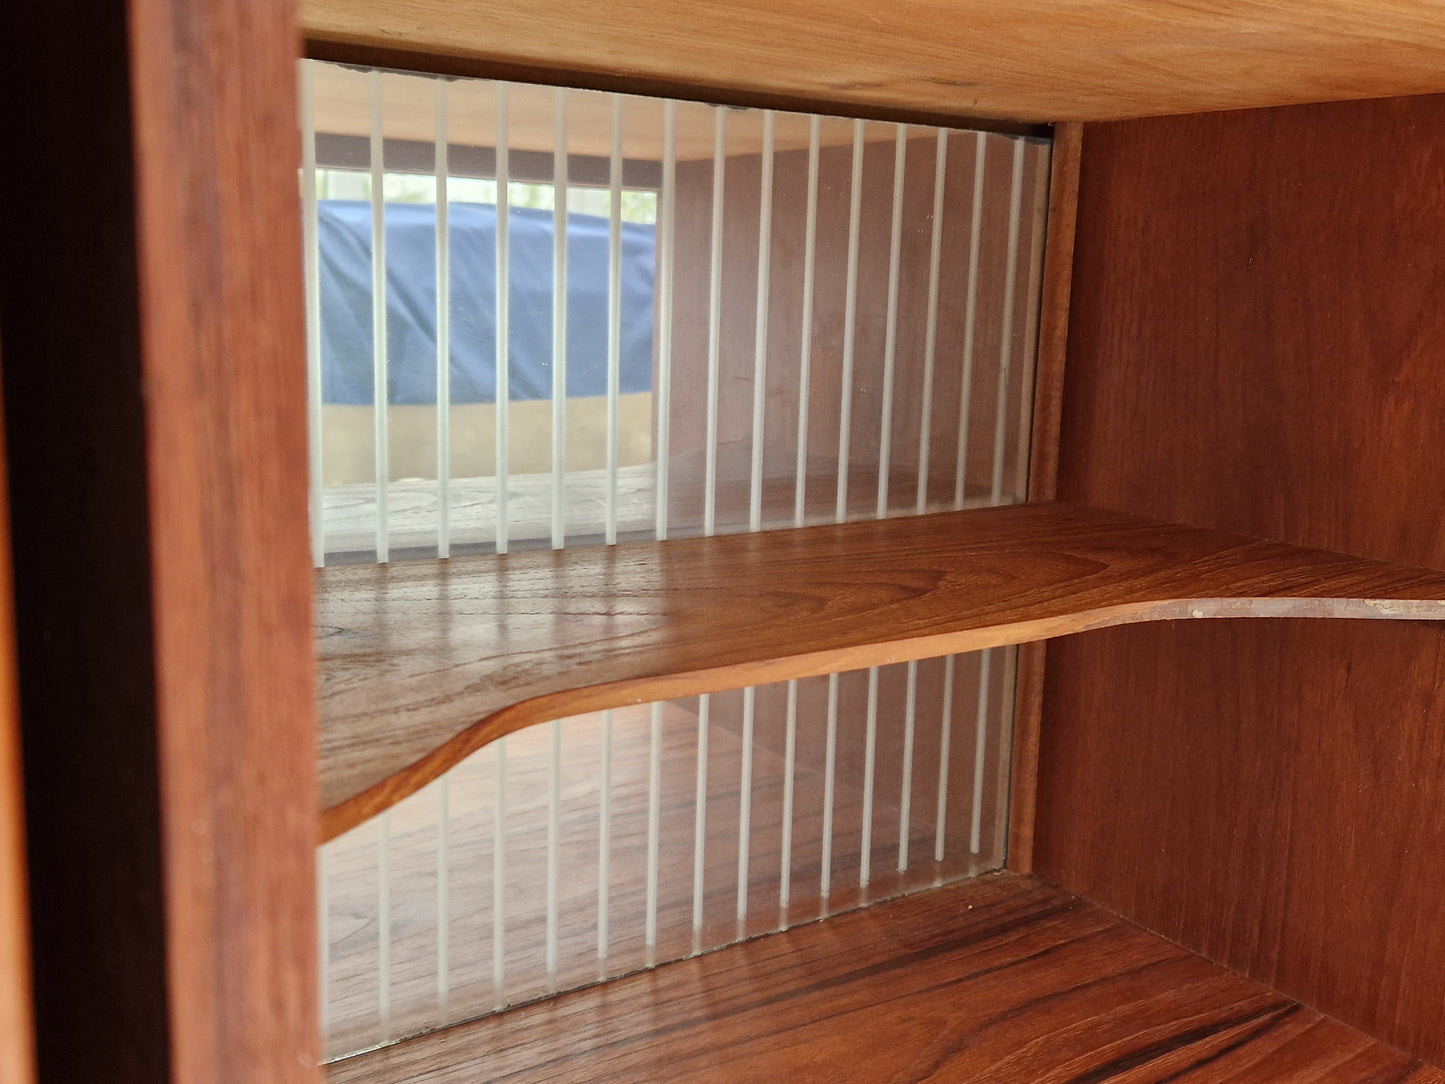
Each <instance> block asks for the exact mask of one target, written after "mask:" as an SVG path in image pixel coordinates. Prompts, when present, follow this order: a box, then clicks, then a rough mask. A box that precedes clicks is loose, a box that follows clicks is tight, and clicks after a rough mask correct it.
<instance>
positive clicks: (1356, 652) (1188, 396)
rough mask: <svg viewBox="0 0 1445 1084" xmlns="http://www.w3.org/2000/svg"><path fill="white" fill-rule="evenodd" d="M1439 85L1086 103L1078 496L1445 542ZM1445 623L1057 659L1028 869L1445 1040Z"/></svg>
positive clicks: (1403, 1031) (1444, 119)
mask: <svg viewBox="0 0 1445 1084" xmlns="http://www.w3.org/2000/svg"><path fill="white" fill-rule="evenodd" d="M1442 130H1445V98H1440V97H1431V98H1416V99H1396V100H1387V101H1374V102H1356V103H1347V104H1334V105H1321V106H1308V107H1297V108H1290V109H1275V110H1260V111H1252V112H1244V113H1232V114H1230V113H1223V114H1210V115H1197V116H1184V117H1174V118H1167V119H1158V120H1148V121H1131V122H1122V123H1118V124H1102V125H1091V126H1089V127H1088V131H1087V132H1086V137H1085V140H1084V148H1085V149H1084V157H1083V166H1082V178H1081V185H1080V199H1079V228H1078V241H1077V248H1076V254H1077V262H1076V265H1075V267H1076V273H1075V276H1074V287H1073V311H1072V313H1071V317H1070V339H1069V342H1070V354H1069V380H1068V382H1067V385H1066V387H1065V393H1064V415H1063V436H1062V454H1061V468H1060V479H1059V496H1060V497H1061V498H1062V499H1065V500H1071V501H1081V502H1087V503H1090V504H1096V505H1101V506H1104V507H1109V508H1116V509H1121V510H1126V511H1129V512H1134V513H1139V514H1144V515H1150V516H1158V517H1163V518H1167V519H1175V520H1183V521H1186V522H1191V523H1197V524H1200V525H1204V526H1210V527H1216V528H1222V529H1226V530H1233V531H1242V532H1248V533H1252V534H1259V535H1266V536H1271V537H1274V538H1278V539H1283V540H1286V541H1289V542H1293V543H1298V544H1302V545H1309V546H1319V547H1327V548H1331V549H1338V550H1344V551H1348V552H1353V553H1358V554H1363V555H1369V556H1374V557H1383V558H1391V559H1396V560H1400V561H1406V562H1412V563H1416V564H1425V565H1434V566H1436V567H1439V566H1442V565H1445V523H1442V519H1441V516H1440V494H1441V493H1442V492H1445V456H1442V455H1441V454H1440V450H1439V448H1440V440H1441V437H1442V436H1445V426H1442V419H1445V381H1442V380H1441V379H1440V373H1441V371H1442V370H1441V363H1442V360H1445V358H1442V351H1445V347H1442V343H1445V306H1442V305H1441V304H1440V298H1441V297H1442V296H1445V261H1442V260H1441V259H1440V238H1441V236H1442V233H1445V186H1442V185H1441V183H1440V178H1441V177H1442V176H1445V137H1442V136H1441V134H1440V133H1441V132H1442ZM1442 680H1445V630H1442V629H1441V628H1440V627H1438V626H1431V625H1426V624H1409V625H1405V624H1402V625H1397V626H1393V627H1388V628H1387V627H1384V626H1383V625H1377V624H1375V623H1369V624H1366V623H1359V624H1341V625H1334V624H1329V623H1319V624H1305V623H1301V622H1274V621H1269V622H1258V623H1252V624H1245V623H1237V622H1219V623H1214V622H1209V623H1199V624H1188V625H1179V626H1172V627H1171V626H1154V627H1151V628H1149V629H1118V630H1110V631H1107V632H1099V633H1091V634H1088V635H1085V636H1080V637H1073V638H1069V639H1067V640H1062V641H1057V642H1055V643H1054V644H1052V645H1051V646H1050V648H1049V652H1048V672H1047V679H1046V690H1045V705H1044V719H1045V725H1044V730H1043V740H1042V751H1041V758H1040V771H1039V812H1038V829H1037V835H1036V869H1037V870H1038V872H1040V873H1041V874H1042V875H1043V876H1045V877H1048V878H1050V879H1052V880H1055V881H1057V882H1058V883H1059V884H1060V885H1061V886H1063V887H1065V888H1067V889H1069V890H1070V891H1073V892H1077V893H1080V894H1082V895H1084V896H1087V897H1089V898H1091V899H1094V900H1097V901H1099V902H1101V903H1103V904H1104V905H1105V906H1106V907H1109V908H1111V909H1114V910H1117V911H1118V912H1120V913H1121V914H1123V915H1125V916H1126V917H1128V918H1130V919H1133V920H1134V921H1137V922H1139V923H1141V924H1143V925H1145V926H1147V927H1149V928H1151V929H1154V930H1157V931H1159V932H1161V933H1163V934H1165V935H1166V936H1168V937H1170V938H1173V939H1176V940H1178V941H1179V942H1181V943H1182V944H1184V945H1186V946H1187V947H1190V948H1192V949H1195V950H1197V951H1200V952H1202V953H1204V954H1206V955H1208V956H1211V957H1213V958H1214V959H1217V960H1219V961H1221V962H1223V963H1225V964H1227V965H1229V966H1231V967H1234V968H1237V969H1239V970H1241V971H1244V972H1245V973H1247V974H1249V975H1250V976H1252V977H1254V978H1257V979H1260V980H1262V981H1264V982H1267V983H1270V984H1271V985H1273V986H1276V987H1277V988H1279V989H1280V990H1282V991H1283V992H1285V993H1288V994H1291V995H1293V996H1295V997H1298V998H1300V999H1302V1000H1304V1001H1305V1002H1307V1003H1309V1004H1311V1005H1313V1006H1316V1007H1318V1008H1320V1009H1322V1010H1324V1011H1325V1012H1328V1013H1331V1014H1334V1015H1336V1016H1338V1017H1340V1018H1342V1019H1344V1020H1345V1021H1347V1022H1349V1023H1352V1024H1354V1025H1356V1026H1358V1027H1361V1028H1363V1029H1365V1030H1366V1031H1369V1032H1371V1033H1373V1034H1375V1035H1378V1036H1380V1037H1382V1038H1384V1039H1386V1040H1388V1041H1390V1042H1392V1043H1396V1044H1398V1045H1400V1046H1402V1047H1404V1048H1406V1049H1408V1050H1410V1051H1412V1052H1414V1053H1416V1054H1417V1055H1420V1056H1423V1057H1426V1058H1429V1059H1432V1060H1436V1061H1439V1060H1441V1059H1442V1058H1445V1000H1442V998H1441V996H1440V984H1439V976H1440V974H1441V973H1442V970H1445V923H1442V922H1441V920H1440V919H1441V912H1440V906H1439V900H1440V898H1441V894H1442V892H1445V818H1442V817H1441V816H1440V810H1441V808H1442V803H1445V770H1442V769H1445V702H1442V701H1441V700H1440V698H1439V695H1438V692H1437V690H1438V689H1439V687H1440V684H1441V682H1442Z"/></svg>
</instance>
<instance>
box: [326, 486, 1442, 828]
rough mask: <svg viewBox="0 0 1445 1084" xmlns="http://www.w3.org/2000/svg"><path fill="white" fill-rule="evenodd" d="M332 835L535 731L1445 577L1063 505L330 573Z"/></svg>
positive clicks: (1321, 609)
mask: <svg viewBox="0 0 1445 1084" xmlns="http://www.w3.org/2000/svg"><path fill="white" fill-rule="evenodd" d="M317 611H318V613H317V619H318V622H319V624H320V626H321V628H320V635H319V645H318V650H319V655H320V665H321V699H322V708H321V711H322V724H321V740H320V746H321V782H322V808H323V813H322V832H323V836H324V837H325V838H328V839H329V838H332V837H334V836H336V835H338V834H339V833H340V832H342V831H344V830H346V829H347V828H350V827H352V826H354V825H356V824H359V823H361V822H362V821H363V820H365V819H366V818H368V817H370V816H372V815H374V814H375V813H377V812H379V811H380V810H382V809H385V808H387V807H388V806H390V805H392V804H394V803H395V802H397V801H399V800H400V799H401V798H403V797H405V796H406V795H407V794H410V793H412V792H413V791H415V790H417V789H419V788H420V787H422V786H424V785H425V784H426V783H428V782H430V781H431V780H432V779H435V778H436V777H437V776H438V775H439V774H441V773H442V772H443V771H445V770H446V769H447V768H449V767H451V766H452V765H454V764H456V763H457V762H458V761H460V760H461V759H462V758H463V757H465V756H466V755H468V754H469V753H471V752H473V751H475V750H477V749H479V748H481V747H482V746H483V745H485V744H487V743H488V742H490V741H492V740H494V739H496V738H498V737H500V736H501V735H503V734H506V733H509V732H511V731H514V730H518V729H520V728H522V727H524V726H528V725H530V724H532V723H537V722H541V721H545V720H548V719H556V718H561V717H565V716H569V715H576V714H581V713H583V712H589V711H597V710H600V709H602V708H609V707H620V706H622V705H625V704H634V703H642V702H645V701H653V700H669V699H673V698H676V697H682V696H690V695H695V694H698V693H703V692H716V691H720V690H723V689H730V688H738V687H740V686H744V685H754V684H763V683H767V682H775V681H783V680H786V679H788V678H797V677H808V676H812V675H815V674H825V673H830V672H834V671H842V670H852V669H858V668H861V667H866V666H873V665H882V664H886V663H892V662H901V661H906V660H909V659H921V658H929V657H933V656H937V655H946V654H950V653H953V652H965V651H975V650H979V649H982V648H985V647H998V646H1003V645H1006V644H1015V643H1023V642H1026V641H1030V640H1038V639H1043V638H1046V637H1050V636H1059V635H1063V634H1066V633H1073V632H1082V631H1084V630H1087V629H1093V628H1101V627H1104V626H1108V625H1118V624H1125V623H1129V622H1136V621H1157V620H1167V619H1174V618H1189V617H1346V618H1414V619H1430V620H1440V619H1445V573H1440V572H1431V571H1427V570H1423V569H1415V568H1407V567H1403V566H1399V565H1392V564H1388V563H1385V562H1381V561H1371V560H1364V559H1361V558H1356V557H1347V556H1342V555H1340V554H1333V553H1325V552H1322V551H1318V550H1306V549H1301V548H1298V547H1295V546H1289V545H1285V544H1283V543H1279V542H1269V541H1260V540H1256V539H1250V538H1244V537H1240V536H1237V535H1229V534H1223V533H1220V532H1217V531H1208V530H1202V529H1199V528H1193V527H1184V526H1178V525H1173V524H1165V523H1157V522H1154V521H1151V520H1144V519H1139V518H1136V517H1132V516H1126V515H1122V514H1118V513H1113V512H1104V511H1099V510H1095V509H1087V508H1076V507H1071V506H1068V505H1062V504H1035V505H1017V506H1014V507H1007V508H989V509H979V510H973V511H963V512H948V513H941V514H937V515H930V516H918V517H907V518H899V519H891V520H881V521H875V522H865V523H849V524H845V525H842V526H826V527H807V528H802V529H798V530H788V531H773V532H766V533H763V534H743V535H730V536H718V537H713V538H692V539H683V540H676V541H670V542H662V543H657V542H646V543H631V544H626V545H620V546H615V547H612V548H591V549H575V550H562V551H545V552H528V553H515V554H510V555H506V556H502V557H473V558H459V559H455V560H452V561H449V562H430V561H428V562H416V563H408V564H398V565H369V566H351V567H337V568H328V569H324V570H322V571H321V573H320V582H319V589H318V592H317Z"/></svg>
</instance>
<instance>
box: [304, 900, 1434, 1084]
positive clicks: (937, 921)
mask: <svg viewBox="0 0 1445 1084" xmlns="http://www.w3.org/2000/svg"><path fill="white" fill-rule="evenodd" d="M844 1067H846V1072H844ZM845 1078H846V1079H850V1080H923V1079H928V1080H967V1081H972V1080H979V1081H984V1080H986V1081H992V1082H997V1084H1010V1082H1017V1084H1039V1082H1064V1081H1096V1080H1097V1081H1101V1080H1106V1079H1107V1080H1120V1081H1126V1080H1127V1081H1145V1080H1150V1081H1159V1080H1181V1081H1191V1082H1194V1084H1223V1082H1226V1081H1259V1080H1309V1081H1314V1082H1316V1084H1364V1082H1365V1081H1378V1080H1391V1081H1398V1082H1408V1084H1442V1082H1445V1073H1442V1072H1441V1071H1440V1070H1438V1069H1435V1068H1432V1067H1430V1066H1425V1065H1422V1064H1421V1063H1420V1062H1418V1061H1412V1060H1411V1059H1410V1058H1409V1057H1407V1056H1406V1055H1404V1054H1402V1053H1400V1052H1399V1051H1396V1050H1393V1049H1391V1048H1390V1047H1388V1046H1385V1045H1384V1044H1382V1043H1378V1042H1376V1041H1375V1040H1373V1039H1371V1038H1369V1037H1368V1036H1366V1035H1363V1034H1362V1033H1360V1032H1358V1031H1354V1030H1352V1029H1351V1028H1348V1027H1346V1026H1345V1025H1343V1024H1341V1023H1338V1022H1336V1021H1334V1020H1331V1019H1329V1018H1328V1017H1325V1016H1322V1015H1321V1014H1320V1013H1318V1012H1315V1011H1314V1010H1312V1009H1308V1008H1306V1007H1304V1006H1302V1005H1300V1004H1299V1003H1298V1002H1295V1001H1292V1000H1290V999H1289V998H1287V997H1284V996H1283V995H1280V994H1277V993H1274V992H1272V991H1270V990H1268V989H1267V988H1265V987H1263V986H1260V985H1258V984H1257V983H1254V982H1252V981H1250V980H1249V979H1246V978H1244V977H1243V976H1241V975H1237V974H1235V973H1234V972H1231V971H1228V970H1226V969H1225V968H1222V967H1219V966H1218V965H1216V964H1212V963H1210V962H1209V961H1207V960H1205V959H1204V958H1203V957H1200V956H1195V955H1194V954H1192V953H1190V952H1187V951H1186V950H1184V949H1182V948H1180V947H1179V946H1177V945H1174V944H1171V943H1170V942H1168V941H1165V940H1164V939H1163V938H1160V937H1156V936H1154V935H1152V934H1149V933H1146V932H1145V931H1144V930H1141V929H1140V928H1138V927H1137V926H1133V925H1131V924H1129V923H1127V922H1125V921H1124V920H1123V919H1120V918H1117V917H1115V916H1114V915H1111V914H1109V913H1108V912H1107V911H1105V910H1103V909H1102V908H1099V907H1095V906H1093V905H1092V904H1089V903H1085V902H1084V901H1083V900H1080V899H1077V898H1075V897H1073V896H1069V895H1067V894H1065V893H1063V892H1060V891H1059V890H1058V889H1055V888H1053V887H1051V886H1048V885H1045V884H1043V883H1042V882H1039V881H1037V880H1034V879H1032V878H1028V877H1020V876H1016V875H1013V874H994V875H990V876H987V877H982V878H979V879H976V880H973V881H965V882H963V883H961V884H958V885H954V886H951V887H948V888H941V889H936V890H933V891H929V892H924V893H920V894H918V895H915V896H911V897H908V898H906V899H901V900H896V901H894V902H892V903H888V904H883V905H879V906H874V907H870V908H866V909H864V910H861V911H856V912H853V913H851V914H847V915H841V916H838V917H836V918H833V919H830V920H829V921H827V922H824V923H814V924H812V925H808V926H801V927H795V928H794V929H792V930H789V931H787V932H786V933H780V934H775V935H772V936H769V937H764V938H760V939H758V940H756V941H751V942H747V943H744V944H741V945H736V946H734V947H732V948H728V949H723V950H721V951H719V952H715V953H711V954H709V955H706V956H701V957H697V958H695V959H692V960H685V961H682V962H680V963H675V964H669V965H666V966H664V967H661V968H658V969H657V970H656V971H653V972H647V973H643V974H639V975H634V976H632V977H631V978H627V979H622V980H619V981H616V982H612V983H606V984H604V985H602V986H597V987H593V988H591V989H588V990H580V991H577V992H576V993H573V994H567V995H564V996H562V997H560V998H555V999H553V1000H550V1001H546V1002H542V1003H539V1004H536V1005H531V1006H528V1007H524V1008H520V1009H514V1010H512V1011H510V1012H507V1013H504V1014H502V1015H500V1016H495V1017H490V1018H487V1019H484V1020H480V1021H477V1022H475V1023H472V1024H464V1025H460V1026H457V1027H453V1028H449V1029H447V1030H445V1031H442V1032H437V1033H434V1034H432V1035H429V1036H424V1037H422V1038H419V1039H413V1040H411V1041H409V1042H405V1043H401V1044H399V1045H397V1046H393V1047H389V1048H386V1049H382V1050H378V1051H375V1052H373V1053H370V1054H366V1055H362V1056H360V1057H356V1058H352V1059H349V1060H346V1061H343V1062H339V1063H337V1064H335V1065H333V1066H331V1068H330V1071H329V1074H328V1080H329V1082H330V1084H365V1082H368V1081H382V1080H385V1081H406V1080H420V1079H425V1080H427V1081H431V1082H434V1084H447V1082H451V1081H458V1082H460V1081H468V1082H470V1081H483V1080H502V1079H506V1080H513V1081H521V1080H548V1081H561V1080H577V1081H583V1080H586V1081H600V1080H628V1081H641V1080H664V1079H665V1080H668V1081H702V1080H839V1079H845Z"/></svg>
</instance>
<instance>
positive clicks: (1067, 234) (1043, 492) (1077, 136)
mask: <svg viewBox="0 0 1445 1084" xmlns="http://www.w3.org/2000/svg"><path fill="white" fill-rule="evenodd" d="M1082 147H1083V125H1081V124H1078V123H1075V122H1067V123H1063V124H1059V125H1056V126H1055V128H1054V142H1053V156H1052V161H1051V163H1050V166H1051V169H1050V177H1049V196H1048V208H1049V214H1048V230H1047V234H1046V240H1045V246H1044V275H1043V287H1042V290H1041V291H1040V298H1039V331H1038V357H1037V360H1036V362H1035V370H1034V372H1035V376H1034V389H1033V394H1034V409H1033V425H1032V432H1031V434H1030V441H1031V444H1030V449H1029V461H1028V480H1029V483H1028V497H1029V500H1031V501H1051V500H1053V499H1054V497H1055V495H1056V494H1057V491H1058V477H1059V424H1060V416H1061V415H1062V413H1063V402H1064V378H1065V358H1066V356H1067V352H1068V341H1069V294H1070V291H1071V289H1072V286H1073V280H1074V232H1075V226H1076V223H1077V219H1078V212H1079V159H1080V152H1081V150H1082ZM1044 662H1045V647H1044V645H1043V644H1042V643H1040V642H1034V643H1031V644H1022V645H1020V647H1019V658H1018V688H1017V690H1016V694H1015V697H1014V738H1013V773H1012V782H1011V790H1012V794H1011V796H1010V800H1009V843H1008V866H1009V869H1011V870H1013V871H1014V872H1016V873H1031V872H1033V854H1034V815H1035V809H1036V804H1037V800H1038V764H1039V728H1040V726H1041V721H1042V717H1043V696H1044Z"/></svg>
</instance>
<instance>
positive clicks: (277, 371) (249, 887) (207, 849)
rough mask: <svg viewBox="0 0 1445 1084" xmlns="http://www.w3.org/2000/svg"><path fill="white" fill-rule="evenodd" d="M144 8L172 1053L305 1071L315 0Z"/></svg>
mask: <svg viewBox="0 0 1445 1084" xmlns="http://www.w3.org/2000/svg"><path fill="white" fill-rule="evenodd" d="M129 8H130V11H129V25H130V35H131V49H130V66H131V82H132V89H131V93H130V99H131V101H132V102H133V110H134V124H135V128H134V132H135V144H134V146H135V150H134V159H135V175H136V231H137V252H138V256H139V266H138V283H137V289H138V299H139V303H140V312H139V331H140V361H141V366H140V373H139V377H140V381H141V383H139V384H138V385H137V387H136V388H135V390H134V392H133V395H134V396H135V397H136V401H137V403H139V401H140V393H141V391H142V389H143V391H144V400H143V401H144V415H143V420H144V424H145V445H144V451H145V465H146V483H147V485H146V490H145V492H146V494H147V496H148V500H147V501H145V502H144V505H145V507H146V512H147V515H148V518H149V542H150V547H149V550H150V551H149V555H148V557H149V564H150V568H151V585H150V590H151V597H152V605H153V607H154V629H153V631H150V632H149V633H148V637H149V638H151V639H153V643H154V651H155V658H154V680H155V724H154V725H155V730H156V740H157V743H158V767H159V781H160V825H161V845H162V848H163V870H164V882H163V884H164V905H165V929H166V960H165V962H166V985H167V996H168V1017H169V1027H170V1060H171V1066H170V1073H171V1079H174V1080H178V1081H180V1080H187V1081H190V1080H194V1081H200V1080H206V1081H218V1082H219V1081H243V1080H244V1081H262V1080H264V1081H268V1082H278V1084H279V1082H282V1081H295V1082H301V1081H307V1080H313V1079H315V1077H316V1073H317V1070H316V1060H317V1057H316V1056H317V1047H318V1036H317V1025H316V1019H317V1016H316V998H317V989H316V974H315V959H316V949H315V945H316V924H315V897H314V894H315V873H314V858H315V850H314V848H315V842H316V832H315V822H314V819H313V817H312V816H311V815H310V814H311V810H312V809H313V808H314V805H313V803H314V802H315V794H316V790H315V786H316V774H315V759H314V757H315V752H314V750H315V718H316V714H315V711H316V709H315V692H314V690H315V685H314V666H313V662H312V658H311V654H310V651H309V647H310V641H311V637H310V627H311V626H310V616H311V614H310V586H311V582H310V580H311V576H310V560H309V542H308V538H307V527H306V522H307V509H306V462H307V453H306V437H305V433H306V421H305V378H304V362H303V357H304V325H303V315H302V297H303V292H302V285H301V264H300V260H299V254H300V228H299V226H300V224H299V221H298V219H297V215H296V176H297V173H296V171H297V168H298V164H299V159H300V148H299V146H298V144H297V140H296V129H295V121H294V118H295V116H296V93H295V72H296V63H295V57H294V40H295V39H294V35H295V23H294V19H295V10H294V7H293V6H292V4H291V3H290V2H289V0H263V2H259V3H256V2H250V0H244V2H238V0H201V2H197V3H187V4H183V5H173V4H170V3H168V2H167V0H131V3H130V4H129ZM129 499H132V500H136V501H138V502H139V501H140V495H139V494H131V495H130V498H129ZM79 797H80V796H79V795H75V794H72V795H71V796H70V799H71V800H76V799H78V798H79Z"/></svg>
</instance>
